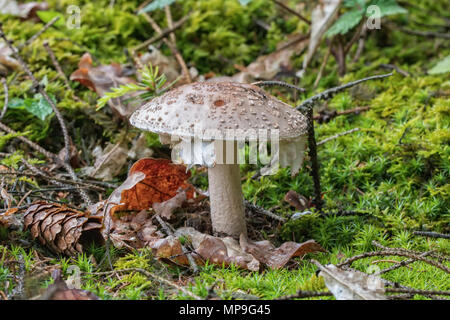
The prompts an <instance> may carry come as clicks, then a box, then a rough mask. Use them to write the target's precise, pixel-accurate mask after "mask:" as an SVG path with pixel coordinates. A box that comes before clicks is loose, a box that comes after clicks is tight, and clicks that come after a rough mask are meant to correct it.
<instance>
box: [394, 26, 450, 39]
mask: <svg viewBox="0 0 450 320" xmlns="http://www.w3.org/2000/svg"><path fill="white" fill-rule="evenodd" d="M399 29H400V31H402V32H404V33H406V34H409V35H413V36H419V37H426V38H443V39H450V33H439V32H433V31H420V30H411V29H406V28H403V27H400V28H399Z"/></svg>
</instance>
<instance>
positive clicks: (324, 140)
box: [317, 128, 361, 146]
mask: <svg viewBox="0 0 450 320" xmlns="http://www.w3.org/2000/svg"><path fill="white" fill-rule="evenodd" d="M359 130H361V129H359V128H354V129H351V130H348V131H344V132H340V133H338V134H335V135H334V136H331V137H328V138H326V139H323V140H322V141H319V142H318V143H317V145H318V146H320V145H322V144H324V143H327V142H328V141H331V140H334V139H337V138H339V137H342V136H345V135H347V134H350V133H353V132H356V131H359Z"/></svg>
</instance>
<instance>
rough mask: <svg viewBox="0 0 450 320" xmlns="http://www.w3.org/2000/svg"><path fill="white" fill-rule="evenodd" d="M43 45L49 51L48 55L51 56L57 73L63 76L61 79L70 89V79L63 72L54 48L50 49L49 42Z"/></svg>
mask: <svg viewBox="0 0 450 320" xmlns="http://www.w3.org/2000/svg"><path fill="white" fill-rule="evenodd" d="M42 45H43V46H44V48H45V50H47V53H48V55H49V56H50V59H51V60H52V62H53V65H54V66H55V69H56V71H57V72H58V74H59V75H60V76H61V78H62V79H63V80H64V83H65V85H66V87H67V88H70V83H69V79H67V77H66V75H65V74H64V72H63V71H62V68H61V65H60V64H59V62H58V60H57V59H56V56H55V53H54V52H53V50H52V48H50V44H49V43H48V41H44V43H43V44H42Z"/></svg>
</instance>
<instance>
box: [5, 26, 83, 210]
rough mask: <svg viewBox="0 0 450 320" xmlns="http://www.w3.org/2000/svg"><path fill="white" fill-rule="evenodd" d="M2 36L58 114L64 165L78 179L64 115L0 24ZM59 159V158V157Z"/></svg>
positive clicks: (81, 190) (75, 179)
mask: <svg viewBox="0 0 450 320" xmlns="http://www.w3.org/2000/svg"><path fill="white" fill-rule="evenodd" d="M0 37H1V38H3V40H4V41H5V43H6V44H7V46H8V47H9V49H10V50H11V51H12V52H13V54H14V57H15V58H16V59H17V61H19V63H20V65H21V66H22V68H23V70H25V72H26V74H27V75H28V76H29V77H30V79H31V81H32V82H33V86H34V87H35V88H37V89H38V90H39V93H40V94H41V95H42V96H43V97H44V99H45V100H46V101H47V102H48V103H49V105H50V106H51V108H52V110H53V112H54V113H55V115H56V118H57V119H58V122H59V124H60V127H61V131H62V134H63V138H64V160H63V161H62V166H63V167H64V168H65V169H66V171H67V172H68V173H69V174H70V176H71V178H72V180H74V181H77V180H78V177H77V175H76V174H75V171H74V170H73V168H72V166H71V165H70V138H69V133H68V131H67V127H66V124H65V121H64V118H63V116H62V115H61V113H60V112H59V110H58V108H57V107H56V104H55V103H54V102H53V100H52V99H50V97H49V96H48V94H47V92H46V91H45V90H44V87H43V86H41V85H40V83H39V81H38V80H37V79H36V77H35V76H34V75H33V73H32V72H31V70H30V68H29V67H28V65H27V64H26V63H25V61H24V60H23V59H22V57H21V56H20V54H19V51H18V49H17V48H16V47H15V46H14V45H13V44H12V42H11V41H10V40H9V39H8V38H7V37H6V35H5V33H4V32H3V28H2V25H1V24H0ZM57 159H58V158H57ZM78 193H79V194H80V196H81V197H82V198H83V200H84V201H85V203H86V204H87V205H89V204H91V203H92V201H91V199H90V198H89V195H88V194H87V193H86V192H85V191H84V190H83V189H79V191H78Z"/></svg>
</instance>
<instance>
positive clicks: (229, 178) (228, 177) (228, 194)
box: [208, 164, 247, 238]
mask: <svg viewBox="0 0 450 320" xmlns="http://www.w3.org/2000/svg"><path fill="white" fill-rule="evenodd" d="M208 180H209V198H210V201H211V221H212V227H213V231H214V232H215V233H217V234H219V235H221V234H222V235H228V236H231V237H234V238H239V236H240V235H241V233H243V234H244V235H247V227H246V225H245V211H244V210H245V207H244V197H243V195H242V188H241V178H240V173H239V165H238V164H216V165H215V166H214V167H212V168H208Z"/></svg>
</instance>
